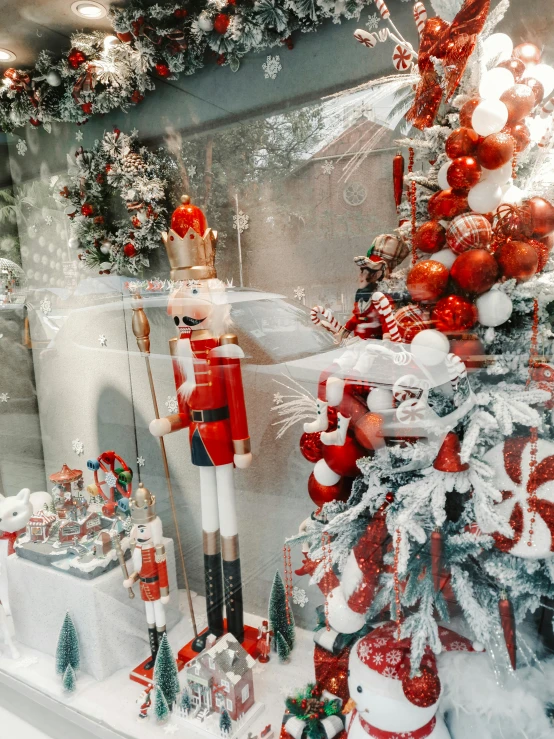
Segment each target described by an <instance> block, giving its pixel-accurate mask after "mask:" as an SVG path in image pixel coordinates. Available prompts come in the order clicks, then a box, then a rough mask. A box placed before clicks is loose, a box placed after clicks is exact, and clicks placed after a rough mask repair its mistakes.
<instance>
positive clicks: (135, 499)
mask: <svg viewBox="0 0 554 739" xmlns="http://www.w3.org/2000/svg"><path fill="white" fill-rule="evenodd" d="M129 510H130V511H131V520H132V521H133V523H135V524H140V523H151V522H152V521H154V519H155V518H156V496H155V495H152V493H151V492H150V490H148V488H145V487H144V485H143V484H142V482H141V483H139V486H138V488H137V490H135V492H134V493H133V495H132V496H131V500H130V501H129Z"/></svg>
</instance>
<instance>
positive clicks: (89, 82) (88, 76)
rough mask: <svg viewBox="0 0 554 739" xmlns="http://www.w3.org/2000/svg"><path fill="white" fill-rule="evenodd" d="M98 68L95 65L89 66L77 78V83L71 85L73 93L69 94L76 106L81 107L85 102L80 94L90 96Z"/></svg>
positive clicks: (94, 85)
mask: <svg viewBox="0 0 554 739" xmlns="http://www.w3.org/2000/svg"><path fill="white" fill-rule="evenodd" d="M97 72H98V67H97V66H96V65H95V64H89V65H88V66H87V68H86V69H85V71H84V72H83V74H82V75H80V76H79V77H78V78H77V81H76V82H75V84H74V85H73V92H72V93H71V95H72V97H73V100H75V102H76V103H77V105H81V104H82V103H84V102H85V101H84V100H82V99H81V93H83V94H84V95H90V93H91V92H93V90H94V88H95V87H96V82H97V77H96V75H97Z"/></svg>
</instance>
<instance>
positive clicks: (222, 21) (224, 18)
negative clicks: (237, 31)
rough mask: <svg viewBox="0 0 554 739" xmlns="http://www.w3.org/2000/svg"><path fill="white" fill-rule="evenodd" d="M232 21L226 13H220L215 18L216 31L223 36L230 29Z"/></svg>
mask: <svg viewBox="0 0 554 739" xmlns="http://www.w3.org/2000/svg"><path fill="white" fill-rule="evenodd" d="M230 22H231V19H230V18H229V16H228V15H227V14H226V13H218V14H217V15H216V17H215V18H214V31H215V32H216V33H220V34H221V35H223V34H224V33H226V32H227V29H228V28H229V23H230Z"/></svg>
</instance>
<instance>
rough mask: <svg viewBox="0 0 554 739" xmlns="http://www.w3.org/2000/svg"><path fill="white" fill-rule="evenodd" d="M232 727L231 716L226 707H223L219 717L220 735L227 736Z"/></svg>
mask: <svg viewBox="0 0 554 739" xmlns="http://www.w3.org/2000/svg"><path fill="white" fill-rule="evenodd" d="M232 727H233V722H232V721H231V717H230V716H229V713H228V711H227V709H226V708H224V709H223V711H222V712H221V716H220V717H219V731H220V733H221V736H229V734H230V733H231V729H232Z"/></svg>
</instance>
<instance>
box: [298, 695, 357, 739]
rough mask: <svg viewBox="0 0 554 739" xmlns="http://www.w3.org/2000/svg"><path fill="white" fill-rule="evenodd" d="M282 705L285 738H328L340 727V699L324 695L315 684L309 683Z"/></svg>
mask: <svg viewBox="0 0 554 739" xmlns="http://www.w3.org/2000/svg"><path fill="white" fill-rule="evenodd" d="M328 695H329V694H328ZM285 706H286V714H285V718H284V725H285V730H286V732H287V735H291V736H294V737H300V736H302V737H305V739H331V738H332V737H335V736H337V734H340V733H341V732H342V730H343V728H344V720H343V716H342V701H341V700H340V698H330V697H328V696H324V695H323V694H322V689H321V688H320V686H319V685H314V684H313V683H310V684H309V685H307V686H306V687H305V688H303V689H302V690H300V691H299V692H298V693H296V694H295V695H294V696H291V697H289V698H286V700H285ZM293 727H294V728H293Z"/></svg>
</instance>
